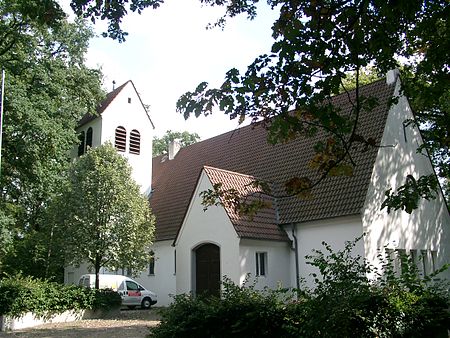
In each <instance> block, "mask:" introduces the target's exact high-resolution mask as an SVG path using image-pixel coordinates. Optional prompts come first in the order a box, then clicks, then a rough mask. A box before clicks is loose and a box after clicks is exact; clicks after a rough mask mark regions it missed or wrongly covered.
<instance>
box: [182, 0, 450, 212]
mask: <svg viewBox="0 0 450 338" xmlns="http://www.w3.org/2000/svg"><path fill="white" fill-rule="evenodd" d="M202 2H203V3H205V4H208V5H211V6H214V5H223V6H226V15H225V16H224V18H221V19H220V20H219V21H218V23H217V24H218V25H223V24H224V23H225V17H226V16H229V17H233V16H235V15H238V14H240V13H246V14H247V15H248V16H249V17H250V18H253V17H254V16H255V15H256V6H255V4H256V3H257V2H258V0H246V1H233V0H230V1H220V2H217V1H215V0H204V1H202ZM267 3H268V4H269V5H271V6H272V7H275V6H279V9H280V16H279V18H278V19H277V20H276V21H275V23H274V25H273V37H274V39H275V41H274V43H273V46H272V50H271V52H270V53H268V54H265V55H261V56H259V57H257V58H256V59H255V61H254V62H253V63H252V64H251V65H250V66H248V68H247V71H246V72H245V73H244V74H241V73H240V72H239V71H238V70H237V69H231V70H229V71H228V72H227V74H226V76H225V81H224V83H223V84H222V86H221V87H219V88H209V87H208V84H207V82H203V83H200V84H199V85H198V86H197V88H196V89H195V90H194V91H192V92H188V93H186V94H184V95H183V96H182V97H181V98H180V99H179V101H178V103H177V109H178V111H179V112H180V113H182V114H184V116H185V118H188V117H189V116H191V115H195V116H199V115H201V114H205V115H209V114H210V113H211V112H212V109H213V107H215V106H218V107H219V109H220V110H221V111H222V112H224V113H225V114H229V115H230V117H231V118H239V120H240V121H243V120H244V119H246V118H250V119H251V120H252V121H253V122H257V121H258V122H259V123H260V124H263V125H265V126H266V127H267V129H268V131H269V141H271V142H272V143H278V142H285V141H288V140H289V139H291V138H293V137H301V136H310V135H315V134H317V132H318V131H323V132H324V134H325V140H324V141H321V142H319V143H318V144H317V145H316V147H315V149H314V150H315V152H316V154H315V155H314V158H313V159H312V161H314V163H313V164H314V166H315V167H316V168H317V171H318V176H319V179H318V180H316V181H312V180H311V179H310V178H309V177H303V178H300V180H301V182H302V184H301V185H299V184H297V186H301V188H300V189H293V188H295V187H289V184H288V190H290V191H291V194H292V193H293V194H295V195H301V194H302V193H306V194H307V193H308V192H309V191H310V190H311V189H312V188H313V187H314V186H315V185H316V184H318V183H319V182H320V181H321V180H322V179H323V178H324V177H326V176H327V175H328V174H330V173H331V172H332V173H333V174H335V173H336V172H339V171H340V172H342V173H348V172H352V169H353V167H354V163H352V160H351V156H350V153H349V150H350V149H351V148H352V147H354V146H357V145H358V144H361V143H362V144H365V145H367V144H370V143H371V142H370V139H368V137H367V135H359V134H357V132H356V131H357V126H358V123H359V117H360V115H361V113H362V112H363V111H364V110H367V109H371V107H373V105H374V104H376V102H373V100H371V98H366V97H362V96H360V93H359V87H360V85H361V71H362V69H364V68H366V67H368V66H370V67H373V68H374V69H375V70H376V72H377V73H378V74H385V73H386V72H387V71H388V70H390V69H393V68H398V67H400V66H401V69H400V73H401V79H402V84H403V85H402V91H403V93H405V94H406V95H407V97H409V98H410V103H411V105H412V107H413V108H414V111H415V113H416V117H417V119H416V120H415V121H410V123H418V126H419V127H421V128H422V131H423V134H424V136H425V140H426V144H425V145H424V146H423V147H422V148H421V149H419V151H424V152H425V151H426V150H428V152H429V153H430V154H431V155H432V156H433V160H434V162H435V165H436V170H437V173H438V175H439V176H441V177H443V178H446V179H448V178H449V175H450V172H449V168H450V165H449V163H450V162H449V161H450V153H449V149H450V147H449V140H450V128H449V127H448V126H449V125H450V112H449V108H450V106H449V102H450V82H449V81H448V79H449V77H450V65H449V63H448V60H450V23H449V20H448V17H449V15H450V6H448V3H447V1H445V0H440V1H433V2H429V1H424V0H415V1H411V0H400V1H388V2H382V1H381V2H380V1H374V0H346V1H342V0H311V1H301V0H300V1H291V0H267ZM349 72H353V73H354V74H355V76H354V84H355V91H356V99H355V100H354V102H353V111H352V113H351V115H350V116H346V117H344V116H341V115H340V114H339V111H337V110H336V108H335V107H333V106H332V104H331V100H330V98H331V97H332V96H333V95H336V94H337V93H339V92H340V90H342V88H344V91H345V90H348V88H346V83H345V79H346V77H347V74H348V73H349ZM327 142H328V143H332V144H333V156H332V157H331V160H329V159H330V156H322V155H327V154H325V152H327V151H328V149H327V147H324V144H327ZM374 146H377V145H374ZM328 155H329V154H328ZM318 159H321V162H320V161H319V163H318V162H317V160H318ZM405 181H406V183H405V186H404V187H401V188H399V190H398V191H397V192H394V193H393V192H390V191H389V192H388V195H387V199H386V201H385V203H384V205H385V206H387V207H391V208H394V209H405V210H406V211H408V212H411V211H412V209H413V208H414V207H415V206H417V203H418V199H419V198H426V199H430V198H434V197H435V192H436V190H437V189H438V186H437V181H436V178H435V176H434V175H430V176H423V177H420V178H419V177H415V178H414V180H411V179H410V178H405ZM414 182H415V183H414ZM411 189H412V190H414V194H410V191H411Z"/></svg>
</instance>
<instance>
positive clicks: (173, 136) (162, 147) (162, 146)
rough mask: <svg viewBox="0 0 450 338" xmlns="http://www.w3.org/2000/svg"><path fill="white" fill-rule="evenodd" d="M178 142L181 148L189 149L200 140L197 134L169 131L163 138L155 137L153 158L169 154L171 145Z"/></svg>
mask: <svg viewBox="0 0 450 338" xmlns="http://www.w3.org/2000/svg"><path fill="white" fill-rule="evenodd" d="M175 140H177V141H178V142H179V143H180V146H181V147H182V148H183V147H187V146H189V145H191V144H194V143H196V142H198V141H199V140H200V136H198V134H197V133H192V134H191V133H189V132H187V131H183V132H179V131H171V130H168V131H167V132H166V134H165V135H164V136H163V137H156V136H155V137H153V156H159V155H163V154H167V153H168V151H169V143H170V142H172V141H175Z"/></svg>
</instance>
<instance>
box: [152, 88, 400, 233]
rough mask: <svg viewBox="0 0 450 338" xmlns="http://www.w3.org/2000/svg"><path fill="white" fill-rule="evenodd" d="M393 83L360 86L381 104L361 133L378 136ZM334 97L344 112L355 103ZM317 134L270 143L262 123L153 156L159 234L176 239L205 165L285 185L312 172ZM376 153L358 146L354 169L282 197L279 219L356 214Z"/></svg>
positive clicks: (362, 121) (244, 227) (369, 115)
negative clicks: (308, 191)
mask: <svg viewBox="0 0 450 338" xmlns="http://www.w3.org/2000/svg"><path fill="white" fill-rule="evenodd" d="M393 89H394V86H392V85H390V86H388V85H386V83H385V80H380V81H377V82H374V83H372V84H370V85H367V86H364V87H362V88H361V89H360V93H361V95H363V96H365V97H374V98H376V99H377V100H378V104H379V105H378V106H377V107H376V108H374V109H373V110H372V111H370V112H366V113H364V114H363V115H362V116H361V117H360V123H359V126H358V133H359V134H361V135H363V136H365V137H366V138H368V137H373V138H374V139H375V140H376V141H377V142H380V140H381V137H382V134H383V130H384V125H385V123H386V117H387V113H388V102H389V98H390V97H391V96H392V94H393ZM350 98H354V93H352V92H350ZM333 103H334V104H335V105H336V106H338V107H340V108H341V109H342V111H343V112H349V111H350V110H351V108H352V103H351V102H349V97H348V96H347V94H342V95H338V96H336V97H334V98H333ZM317 137H320V135H318V136H317ZM317 137H315V138H297V139H295V140H293V141H291V142H289V143H285V144H277V145H270V144H268V143H267V132H266V130H265V129H264V128H262V127H258V126H256V127H253V126H247V127H243V128H240V129H237V130H235V131H231V132H228V133H225V134H222V135H219V136H216V137H213V138H211V139H208V140H204V141H201V142H198V143H195V144H193V145H191V146H189V147H186V148H182V149H180V151H179V152H178V154H177V155H176V156H175V158H174V159H173V160H170V161H169V160H165V161H161V160H162V156H158V157H155V158H154V159H153V178H152V187H153V189H154V190H153V193H152V197H151V199H150V204H151V206H152V209H153V212H154V214H155V215H156V239H157V240H173V239H174V238H175V237H176V234H177V232H178V229H179V227H180V226H181V223H182V221H183V218H184V215H185V213H186V210H187V207H188V205H189V201H190V199H191V197H192V194H193V192H194V189H195V187H196V182H197V179H198V176H199V174H200V172H201V170H202V169H203V167H204V166H205V165H206V166H211V167H215V168H220V169H222V170H228V171H232V172H236V173H241V174H245V175H250V176H255V177H258V178H260V179H262V180H265V181H268V182H272V183H274V184H275V185H276V186H278V187H283V185H284V182H285V181H286V180H288V179H289V178H292V177H293V176H298V177H302V176H312V175H314V171H313V170H312V169H310V168H309V166H308V162H309V160H310V159H311V157H312V156H313V145H314V144H315V143H316V141H317ZM376 154H377V149H376V148H372V149H369V150H368V151H367V152H364V153H361V152H358V151H354V152H353V153H352V155H353V159H354V161H355V162H356V164H357V166H356V169H355V171H354V175H353V176H351V177H329V178H326V179H325V180H324V181H323V182H321V184H320V185H318V186H317V187H315V188H314V190H313V194H314V198H313V199H311V200H301V199H299V198H297V197H286V198H281V199H278V200H277V205H278V207H279V216H280V219H279V221H280V224H286V223H292V222H306V221H311V220H317V219H324V218H330V217H336V216H344V215H352V214H358V213H359V212H360V210H361V208H362V207H363V204H364V200H365V196H366V192H367V187H368V184H369V181H370V177H371V174H372V169H373V165H374V162H375V158H376ZM239 222H241V221H239ZM239 222H238V221H236V224H237V226H238V228H239V229H240V231H241V236H250V234H251V236H252V238H254V237H255V236H260V237H259V238H261V239H269V238H273V237H272V236H273V234H272V233H271V234H270V235H268V232H267V231H269V230H268V229H265V228H260V229H259V230H258V231H259V234H260V235H257V234H256V233H255V232H254V227H253V225H252V224H248V223H245V222H243V221H242V222H243V223H239ZM247 227H248V228H247ZM271 229H272V230H274V229H273V228H271Z"/></svg>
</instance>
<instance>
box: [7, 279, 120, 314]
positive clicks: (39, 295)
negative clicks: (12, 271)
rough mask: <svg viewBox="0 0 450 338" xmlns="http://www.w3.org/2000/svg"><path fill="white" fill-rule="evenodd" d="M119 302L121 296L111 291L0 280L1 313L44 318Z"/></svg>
mask: <svg viewBox="0 0 450 338" xmlns="http://www.w3.org/2000/svg"><path fill="white" fill-rule="evenodd" d="M120 304H121V298H120V295H119V294H118V293H117V292H114V291H112V290H92V289H88V288H84V287H80V286H75V285H61V284H58V283H54V282H49V281H46V280H40V279H34V278H32V277H22V276H15V277H10V278H4V279H2V280H1V281H0V315H9V316H12V317H20V316H21V315H22V314H24V313H26V312H33V313H34V314H35V315H36V316H38V317H44V318H46V317H49V316H51V315H52V314H56V313H62V312H64V311H67V310H81V309H109V308H111V307H117V306H120Z"/></svg>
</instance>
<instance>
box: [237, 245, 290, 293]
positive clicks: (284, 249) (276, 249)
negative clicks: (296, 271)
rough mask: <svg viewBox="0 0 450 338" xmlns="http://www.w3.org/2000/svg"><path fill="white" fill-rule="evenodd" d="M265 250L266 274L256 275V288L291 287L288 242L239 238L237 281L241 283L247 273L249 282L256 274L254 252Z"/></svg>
mask: <svg viewBox="0 0 450 338" xmlns="http://www.w3.org/2000/svg"><path fill="white" fill-rule="evenodd" d="M257 252H266V253H267V262H266V267H267V270H266V275H265V276H260V277H256V288H257V289H263V288H264V287H269V288H271V289H276V288H278V287H291V286H292V285H291V270H290V268H291V267H290V243H287V242H276V241H263V240H249V239H241V241H240V248H239V267H240V276H239V283H240V284H241V285H242V283H243V281H244V280H245V278H246V276H247V274H248V273H250V279H249V281H250V284H251V282H252V281H253V280H255V275H256V253H257Z"/></svg>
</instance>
